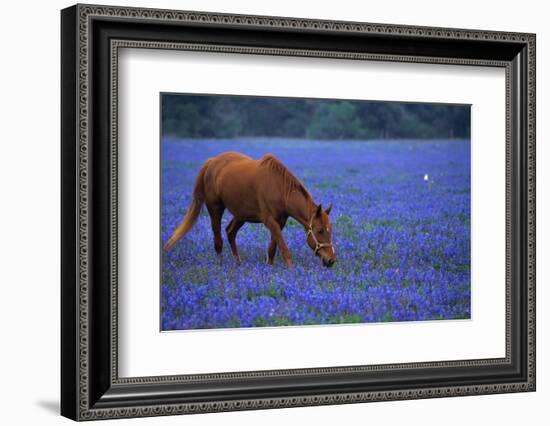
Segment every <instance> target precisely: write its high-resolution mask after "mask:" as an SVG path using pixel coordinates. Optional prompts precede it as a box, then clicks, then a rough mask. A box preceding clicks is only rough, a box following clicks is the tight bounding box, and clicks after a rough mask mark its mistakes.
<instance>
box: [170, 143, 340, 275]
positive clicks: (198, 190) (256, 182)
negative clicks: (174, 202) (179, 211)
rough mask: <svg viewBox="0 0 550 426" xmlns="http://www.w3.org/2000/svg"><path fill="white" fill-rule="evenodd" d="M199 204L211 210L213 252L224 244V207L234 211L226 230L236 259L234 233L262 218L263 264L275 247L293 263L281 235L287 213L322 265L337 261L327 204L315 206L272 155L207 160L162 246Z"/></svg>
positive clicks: (189, 222)
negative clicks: (186, 205) (188, 201)
mask: <svg viewBox="0 0 550 426" xmlns="http://www.w3.org/2000/svg"><path fill="white" fill-rule="evenodd" d="M203 204H206V208H207V209H208V213H209V214H210V219H211V221H212V231H213V232H214V248H215V250H216V252H217V253H218V254H220V253H221V251H222V246H223V241H222V236H221V220H222V215H223V212H224V211H225V209H227V210H229V211H230V212H231V214H232V215H233V219H232V220H231V222H230V223H229V225H228V226H227V228H226V232H227V239H228V241H229V244H230V245H231V251H232V252H233V255H234V256H235V259H236V261H237V263H240V257H239V252H238V250H237V244H236V242H235V239H236V236H237V232H238V231H239V229H240V228H241V227H242V226H243V225H244V224H245V222H252V223H259V222H262V223H263V224H264V225H265V226H266V227H267V229H269V232H270V233H271V242H270V243H269V247H268V249H267V263H269V264H270V265H271V264H273V258H274V257H275V253H276V251H277V247H279V249H280V251H281V255H282V256H283V259H284V261H285V263H286V265H287V266H288V267H292V261H291V259H290V251H289V250H288V247H287V245H286V243H285V240H284V239H283V233H282V230H283V228H284V227H285V224H286V221H287V219H288V217H289V216H290V217H293V218H294V219H296V220H297V221H298V222H300V223H301V224H302V225H303V227H304V230H305V231H306V242H307V244H308V245H309V247H311V249H312V250H313V252H314V253H315V255H317V256H319V258H320V259H321V263H322V264H323V265H324V266H332V265H333V264H334V262H335V261H336V252H335V251H334V247H333V245H332V225H331V224H330V220H329V214H330V210H331V207H328V208H327V209H325V210H323V208H322V207H321V205H320V204H319V205H317V204H315V203H314V201H313V199H312V197H311V195H310V194H309V192H308V191H307V190H306V188H305V187H304V185H303V184H302V183H301V182H300V181H299V180H298V178H296V177H295V176H294V175H293V174H292V173H290V172H289V171H288V169H287V168H286V167H285V166H284V165H283V163H281V162H280V161H279V160H278V159H277V158H276V157H275V156H274V155H271V154H268V155H265V156H263V157H262V158H261V159H259V160H253V159H252V158H250V157H247V156H246V155H243V154H241V153H238V152H225V153H222V154H220V155H218V156H216V157H213V158H210V159H208V160H207V161H206V162H205V163H204V165H203V166H202V168H201V170H200V171H199V174H198V175H197V178H196V181H195V188H194V190H193V201H192V203H191V206H190V207H189V210H188V211H187V214H186V215H185V217H184V218H183V221H182V222H181V224H180V225H179V226H178V227H177V228H176V230H175V231H174V233H173V234H172V236H171V237H170V239H169V240H168V241H167V243H166V244H165V246H164V249H165V250H169V249H171V248H172V247H173V246H174V245H175V244H176V242H177V241H178V240H180V239H181V238H182V237H183V236H184V235H185V234H187V232H189V230H190V229H191V227H192V226H193V224H194V223H195V221H196V220H197V217H198V216H199V213H200V210H201V208H202V205H203Z"/></svg>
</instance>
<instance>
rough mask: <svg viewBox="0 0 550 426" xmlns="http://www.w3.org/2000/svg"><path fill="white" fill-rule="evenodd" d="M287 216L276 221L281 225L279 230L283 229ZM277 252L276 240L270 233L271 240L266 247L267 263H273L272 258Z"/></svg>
mask: <svg viewBox="0 0 550 426" xmlns="http://www.w3.org/2000/svg"><path fill="white" fill-rule="evenodd" d="M286 221H287V218H286V217H285V218H284V219H281V220H279V221H278V223H279V226H280V227H281V231H282V230H283V229H284V227H285V225H286ZM276 253H277V241H276V240H275V238H274V237H273V235H271V241H270V242H269V247H268V248H267V264H268V265H273V260H274V259H275V254H276Z"/></svg>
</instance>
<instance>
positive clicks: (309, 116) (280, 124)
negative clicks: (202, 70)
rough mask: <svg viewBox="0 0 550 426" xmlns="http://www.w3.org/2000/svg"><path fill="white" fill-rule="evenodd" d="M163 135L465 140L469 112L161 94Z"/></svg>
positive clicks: (456, 108)
mask: <svg viewBox="0 0 550 426" xmlns="http://www.w3.org/2000/svg"><path fill="white" fill-rule="evenodd" d="M162 132H163V136H175V137H179V138H238V137H281V138H302V139H303V138H309V139H403V138H407V139H434V138H469V137H470V107H469V106H467V105H445V104H427V103H401V102H370V101H349V100H322V99H297V98H262V97H252V96H225V95H171V94H164V95H162Z"/></svg>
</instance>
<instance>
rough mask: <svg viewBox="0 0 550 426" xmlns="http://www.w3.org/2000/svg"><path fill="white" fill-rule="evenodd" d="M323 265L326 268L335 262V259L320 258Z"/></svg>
mask: <svg viewBox="0 0 550 426" xmlns="http://www.w3.org/2000/svg"><path fill="white" fill-rule="evenodd" d="M322 262H323V266H326V267H327V268H330V267H332V265H334V263H335V262H336V259H322Z"/></svg>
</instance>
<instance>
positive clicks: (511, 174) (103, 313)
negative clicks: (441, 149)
mask: <svg viewBox="0 0 550 426" xmlns="http://www.w3.org/2000/svg"><path fill="white" fill-rule="evenodd" d="M127 23H139V24H140V25H141V26H142V27H143V28H144V29H143V31H153V32H155V31H158V30H159V29H160V28H167V27H168V26H171V27H172V28H174V26H175V25H176V26H178V27H179V28H189V29H190V31H194V30H197V29H198V30H197V31H198V33H197V34H198V35H194V34H191V36H190V37H189V38H190V39H191V40H190V41H181V40H175V39H170V38H169V37H170V34H168V38H166V35H160V36H159V37H160V40H158V41H153V40H144V39H140V38H134V36H135V34H134V32H132V33H130V32H128V33H125V32H124V31H125V30H124V28H123V26H124V24H127ZM96 24H97V25H96ZM101 25H104V26H105V28H106V29H104V27H101ZM212 27H216V28H223V29H225V30H227V31H228V32H230V33H231V32H235V34H237V33H246V30H253V31H255V32H265V31H274V32H275V33H276V34H286V35H288V36H289V37H295V38H297V39H299V38H300V37H301V35H303V34H308V33H310V32H314V33H315V34H324V35H326V36H327V37H329V38H330V37H333V36H336V35H340V36H341V35H349V40H350V42H349V46H350V47H349V49H346V48H345V46H340V45H339V44H338V41H336V40H335V41H334V45H335V46H337V47H338V49H327V50H324V49H317V48H315V47H312V48H300V47H296V46H287V47H280V46H277V45H273V46H269V47H266V46H251V45H246V44H231V43H229V44H223V45H222V44H219V43H212V42H211V41H209V40H205V41H202V40H201V42H197V41H196V38H197V37H198V38H200V37H203V35H201V34H202V32H201V31H204V29H207V28H212ZM149 28H150V29H149ZM243 30H244V31H243ZM102 31H104V32H106V33H109V36H108V37H107V36H103V35H102ZM137 32H139V31H137ZM120 33H124V35H125V37H124V39H122V38H117V36H116V35H117V34H120ZM163 36H164V38H162V37H163ZM94 37H95V38H94ZM235 37H236V38H238V37H239V35H236V36H235ZM355 37H361V38H362V37H371V39H370V40H382V41H381V42H378V43H379V44H376V43H373V47H371V48H370V49H371V51H357V50H354V45H353V40H355ZM205 38H207V37H205ZM242 39H243V40H245V41H246V36H245V35H243V36H242ZM288 40H289V39H284V40H283V41H282V43H290V42H289V41H288ZM384 40H386V41H392V42H393V41H400V42H402V43H404V44H407V45H408V46H411V45H416V44H419V45H421V47H419V49H418V50H419V52H420V51H422V52H430V51H433V52H435V51H436V50H437V49H436V46H437V43H441V42H446V43H450V45H452V46H455V45H456V46H459V47H458V48H457V52H461V50H460V46H462V44H464V45H468V46H474V47H475V46H479V49H478V50H479V53H476V52H473V53H470V56H462V57H461V56H441V55H435V54H432V55H430V54H426V53H421V54H416V55H413V54H403V53H395V52H385V53H384V48H385V47H384V46H385V45H384ZM535 41H536V40H535V36H534V35H533V34H520V33H510V32H506V33H505V32H495V31H478V30H464V29H447V28H428V27H411V26H401V25H383V24H369V23H356V22H336V21H323V20H309V19H294V18H276V17H265V16H245V15H229V14H213V13H202V12H184V11H170V10H157V9H136V8H126V7H105V6H91V5H76V6H73V7H71V8H68V9H65V10H64V11H62V55H63V57H62V81H63V87H62V123H63V124H62V165H63V170H62V177H63V183H62V202H63V209H62V210H63V212H62V223H63V230H62V244H63V246H62V259H63V265H62V407H61V411H62V414H63V415H65V416H67V417H70V418H72V419H75V420H92V419H102V418H113V417H140V416H151V415H155V416H156V415H169V414H184V413H197V412H213V411H229V410H243V409H260V408H276V407H292V406H307V405H323V404H339V403H351V402H365V401H381V400H400V399H415V398H433V397H442V396H461V395H475V394H488V393H504V392H518V391H533V390H535V66H536V63H535ZM277 42H278V41H276V42H274V43H275V44H276V43H277ZM461 43H462V44H461ZM423 46H425V47H423ZM125 47H131V48H154V49H178V50H197V51H210V52H211V51H216V52H228V53H239V54H262V55H273V56H281V55H283V56H289V55H292V56H313V57H324V58H338V59H354V60H371V61H372V60H374V61H381V60H383V61H397V62H419V63H420V62H422V63H444V64H455V65H481V66H493V67H503V68H505V70H506V124H507V129H506V139H507V141H506V203H507V211H506V305H507V306H506V357H505V358H502V359H500V358H499V359H483V360H464V361H449V362H433V363H414V364H389V365H375V366H351V367H327V368H317V369H300V370H274V371H261V372H243V373H221V374H206V375H187V376H160V377H139V378H119V377H118V373H117V372H118V368H117V363H118V361H117V342H118V328H117V273H118V271H117V256H118V253H117V229H118V226H117V207H116V205H117V199H118V198H117V197H118V194H117V192H118V188H117V155H118V152H117V126H116V121H117V105H118V104H117V100H118V99H117V87H118V80H117V76H118V75H117V70H118V49H119V48H125ZM367 48H369V47H368V46H367ZM488 49H491V50H493V53H491V54H488ZM380 50H382V51H380ZM100 53H101V55H100ZM107 62H108V63H107ZM94 67H95V68H94ZM99 99H100V100H99ZM106 102H107V103H106ZM101 120H104V121H105V122H108V123H105V122H102V121H101ZM100 138H103V139H105V138H106V141H105V140H103V139H102V141H103V142H107V143H104V144H103V145H101V144H100V143H99V142H97V141H99V140H100ZM104 145H105V146H104ZM107 145H108V146H107ZM91 158H94V162H93V163H92V161H90V159H91ZM99 158H101V159H105V160H102V161H103V162H98V159H99ZM107 158H108V161H106V159H107ZM98 163H101V164H102V166H101V167H102V170H103V171H105V170H106V171H108V173H107V175H106V176H108V178H105V177H103V178H99V177H98V176H97V174H98V172H96V171H95V169H94V168H92V166H91V164H94V166H93V167H97V164H98ZM103 163H105V164H103ZM101 189H106V190H107V191H105V192H108V194H104V193H103V192H102V191H101ZM98 217H100V218H99V219H98ZM103 228H105V229H107V231H108V236H106V235H103V234H101V235H99V234H96V233H97V232H98V231H96V229H103ZM99 246H101V247H102V248H103V249H104V251H106V252H108V262H107V263H108V265H104V264H101V265H100V266H98V263H101V262H98V258H99V257H100V255H99V252H97V251H96V250H99V249H98V247H99ZM103 260H104V259H103ZM104 263H105V262H104ZM100 267H101V269H100ZM98 276H101V277H104V278H105V277H108V283H107V284H102V283H99V280H98V278H97V277H98ZM103 286H104V287H103ZM98 288H101V290H98ZM519 299H521V300H519ZM92 300H93V301H94V304H93V305H94V307H92ZM513 302H514V303H517V306H516V305H515V304H514V303H513ZM98 304H99V305H102V310H100V311H98V307H97V305H98ZM106 308H108V309H106ZM488 366H494V367H495V368H503V369H507V370H506V371H507V373H506V374H507V377H508V376H509V377H510V379H508V380H502V379H501V380H498V381H495V380H493V381H490V380H478V382H472V383H471V384H468V385H453V384H452V383H444V381H442V382H441V383H442V384H438V385H436V386H426V387H415V386H412V387H411V386H410V385H411V384H410V383H409V385H403V384H402V381H401V382H400V383H401V384H398V385H396V386H395V388H391V389H375V387H374V388H373V385H372V383H371V384H370V385H368V386H367V385H365V386H363V388H361V387H360V386H358V385H356V383H355V382H354V380H357V377H359V376H360V375H361V374H369V373H380V372H388V374H389V372H393V373H392V374H396V377H397V375H398V374H400V372H402V371H408V370H417V371H424V370H426V371H430V372H431V373H430V374H433V375H435V376H437V377H439V376H442V375H444V374H445V373H444V371H451V370H450V369H453V368H455V369H456V368H458V369H464V370H467V369H472V368H476V367H477V368H482V367H488ZM432 370H433V372H432ZM503 371H504V370H503ZM512 372H515V374H512ZM335 375H338V377H342V376H344V377H347V376H346V375H350V385H349V386H348V387H347V388H348V389H349V390H348V391H345V390H341V391H337V392H335V391H332V392H326V391H325V392H323V387H322V386H321V385H319V386H318V390H315V391H314V392H309V391H307V390H306V391H301V392H297V391H294V390H291V386H290V385H289V386H290V387H289V388H288V390H287V391H284V390H279V388H277V386H275V385H274V387H273V392H272V394H271V396H269V397H254V392H253V389H252V388H254V387H255V386H258V385H259V381H261V380H263V381H264V382H263V383H262V384H261V386H264V388H265V386H266V384H267V385H268V384H269V381H270V380H271V381H273V380H274V379H277V378H285V379H293V380H294V381H297V380H299V378H304V377H309V376H311V377H314V378H315V379H318V380H319V381H320V382H323V383H328V382H330V379H331V377H332V376H335ZM352 375H353V380H352V377H351V376H352ZM234 379H239V380H245V379H248V380H250V381H251V383H253V385H251V388H250V389H248V390H246V392H245V391H244V390H243V391H242V392H241V393H238V394H235V395H233V394H231V395H230V394H225V395H224V394H223V393H222V391H221V390H220V391H216V389H221V388H223V384H224V383H226V382H227V381H230V380H234ZM443 379H444V377H441V380H443ZM397 382H399V380H397V381H396V383H397ZM289 383H290V382H289ZM352 383H353V385H352ZM434 383H435V379H434ZM186 385H187V386H188V385H197V386H198V387H200V388H201V389H202V387H204V388H205V389H206V388H208V392H212V395H217V396H212V397H209V398H206V399H205V398H203V399H201V398H198V397H197V398H195V399H193V397H192V396H191V398H190V397H188V396H185V397H184V396H183V394H182V396H181V397H180V398H179V399H178V398H175V399H174V398H171V399H170V398H167V397H166V396H163V395H164V394H163V390H162V388H163V387H164V388H165V389H166V388H167V387H171V389H172V390H173V387H174V386H180V387H181V386H186ZM369 386H370V388H369ZM388 386H389V385H388ZM138 388H139V393H140V394H142V395H143V394H144V393H145V394H146V393H149V394H150V396H149V397H140V396H137V393H136V392H137V389H138ZM371 388H373V389H374V390H369V389H371ZM178 389H179V388H178ZM243 389H244V388H243ZM325 389H326V385H325ZM218 394H219V395H218ZM239 396H241V397H239ZM243 396H246V397H243Z"/></svg>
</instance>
